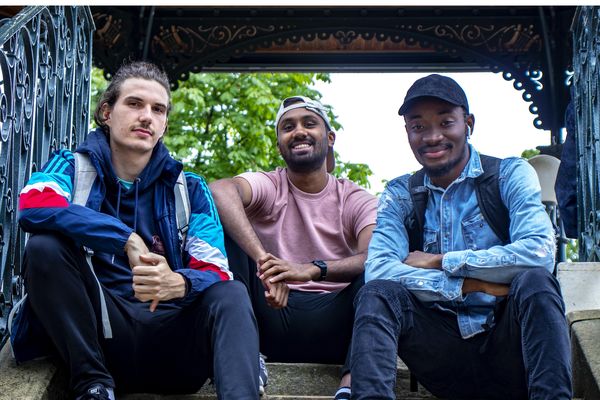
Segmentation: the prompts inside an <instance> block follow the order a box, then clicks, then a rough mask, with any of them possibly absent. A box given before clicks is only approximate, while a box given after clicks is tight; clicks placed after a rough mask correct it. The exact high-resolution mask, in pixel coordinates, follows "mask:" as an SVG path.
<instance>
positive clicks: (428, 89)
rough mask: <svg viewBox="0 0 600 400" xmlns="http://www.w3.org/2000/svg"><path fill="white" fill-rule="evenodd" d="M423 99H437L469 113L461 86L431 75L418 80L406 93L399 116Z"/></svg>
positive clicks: (436, 75)
mask: <svg viewBox="0 0 600 400" xmlns="http://www.w3.org/2000/svg"><path fill="white" fill-rule="evenodd" d="M421 97H435V98H438V99H441V100H444V101H447V102H448V103H451V104H454V105H456V106H460V107H463V108H464V109H465V111H466V112H467V114H468V113H469V102H468V101H467V95H466V94H465V92H464V90H463V89H462V88H461V87H460V85H459V84H458V83H457V82H456V81H455V80H454V79H452V78H449V77H447V76H443V75H438V74H431V75H428V76H426V77H424V78H421V79H417V80H416V81H415V83H413V84H412V86H411V87H410V89H408V91H407V92H406V97H405V98H404V103H403V104H402V106H400V109H399V110H398V114H400V115H404V114H406V112H407V111H408V109H409V108H410V106H411V105H412V102H413V101H414V100H416V99H418V98H421Z"/></svg>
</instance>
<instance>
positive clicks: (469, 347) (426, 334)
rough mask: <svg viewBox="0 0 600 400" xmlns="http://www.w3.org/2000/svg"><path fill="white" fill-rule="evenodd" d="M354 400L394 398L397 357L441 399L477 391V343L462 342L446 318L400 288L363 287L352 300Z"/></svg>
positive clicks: (384, 283)
mask: <svg viewBox="0 0 600 400" xmlns="http://www.w3.org/2000/svg"><path fill="white" fill-rule="evenodd" d="M355 307H356V316H355V322H354V334H353V336H352V360H351V372H352V394H353V399H371V398H378V399H395V398H396V397H395V394H394V387H395V383H396V368H397V356H396V355H397V354H398V355H399V356H400V357H401V358H402V360H403V361H404V362H405V363H406V365H407V366H408V367H409V369H410V370H411V371H412V372H413V373H414V374H415V375H416V376H417V378H418V379H419V381H420V382H421V383H422V384H423V386H425V387H426V388H427V389H428V390H429V391H431V392H432V393H433V394H434V395H436V396H438V397H441V398H447V397H450V398H456V397H462V398H469V397H471V395H472V394H473V393H474V392H475V391H476V388H475V387H473V385H474V384H475V383H476V375H475V374H476V373H477V371H476V369H477V367H476V366H475V365H474V364H475V363H476V360H477V358H478V350H479V346H478V343H479V342H481V340H478V339H476V338H472V339H467V340H464V339H462V337H461V335H460V332H459V330H458V325H457V323H456V316H455V315H452V314H451V313H447V312H443V311H439V310H434V309H431V308H427V307H426V306H424V305H423V304H422V303H421V302H420V301H419V300H417V299H416V298H415V297H414V296H413V295H412V294H411V293H410V292H409V291H408V290H407V289H406V288H405V287H404V286H403V285H402V284H400V283H398V282H393V281H387V280H375V281H371V282H368V283H367V284H366V285H365V286H364V287H363V288H362V289H361V291H360V292H359V293H358V295H357V297H356V299H355Z"/></svg>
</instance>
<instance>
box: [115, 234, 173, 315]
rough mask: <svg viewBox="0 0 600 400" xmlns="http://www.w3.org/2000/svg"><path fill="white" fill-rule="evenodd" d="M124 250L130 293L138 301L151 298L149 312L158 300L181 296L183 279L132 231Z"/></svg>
mask: <svg viewBox="0 0 600 400" xmlns="http://www.w3.org/2000/svg"><path fill="white" fill-rule="evenodd" d="M125 253H126V254H127V257H128V259H129V266H130V267H131V271H132V273H133V285H132V287H133V292H134V294H135V297H136V298H137V299H138V300H140V301H142V302H147V301H152V303H151V304H150V311H151V312H154V310H156V307H157V306H158V303H159V301H167V300H171V299H176V298H181V297H184V296H185V279H184V277H183V276H182V275H181V274H178V273H176V272H173V270H172V269H171V267H170V266H169V264H168V263H167V260H166V259H165V258H164V257H163V256H161V255H159V254H155V253H152V252H150V251H149V250H148V247H147V246H146V244H145V243H144V240H143V239H142V238H141V237H140V236H139V235H138V234H137V233H135V232H134V233H132V234H131V235H130V236H129V239H128V240H127V243H126V244H125Z"/></svg>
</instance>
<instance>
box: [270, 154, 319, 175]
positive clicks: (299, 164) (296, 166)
mask: <svg viewBox="0 0 600 400" xmlns="http://www.w3.org/2000/svg"><path fill="white" fill-rule="evenodd" d="M281 156H282V157H283V159H284V160H285V163H286V164H287V167H288V168H289V169H290V170H291V171H294V172H300V173H308V172H313V171H316V170H318V169H319V168H321V166H322V165H323V163H324V162H325V158H326V157H327V153H324V154H322V153H319V154H314V155H313V156H311V157H302V158H300V157H294V156H290V155H289V154H285V155H284V154H282V155H281Z"/></svg>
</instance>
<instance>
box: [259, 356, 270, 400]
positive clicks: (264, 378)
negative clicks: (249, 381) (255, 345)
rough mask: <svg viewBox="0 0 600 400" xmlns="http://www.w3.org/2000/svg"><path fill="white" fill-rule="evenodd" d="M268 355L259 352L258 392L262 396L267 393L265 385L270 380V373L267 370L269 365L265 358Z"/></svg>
mask: <svg viewBox="0 0 600 400" xmlns="http://www.w3.org/2000/svg"><path fill="white" fill-rule="evenodd" d="M266 359H267V357H265V356H264V355H262V354H260V353H258V367H259V370H258V394H259V395H260V396H262V395H264V394H265V386H267V383H268V382H269V373H268V372H267V365H266V364H265V360H266Z"/></svg>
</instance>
